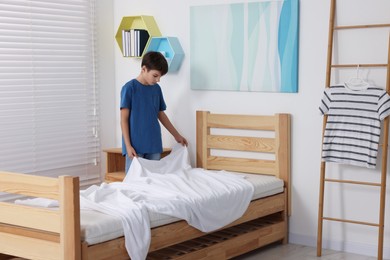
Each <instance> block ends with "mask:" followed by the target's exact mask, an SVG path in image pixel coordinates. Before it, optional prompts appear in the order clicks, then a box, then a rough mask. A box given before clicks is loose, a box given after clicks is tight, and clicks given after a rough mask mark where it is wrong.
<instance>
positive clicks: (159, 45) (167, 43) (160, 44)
mask: <svg viewBox="0 0 390 260" xmlns="http://www.w3.org/2000/svg"><path fill="white" fill-rule="evenodd" d="M145 49H146V51H145V53H146V52H148V51H159V52H161V53H162V54H164V56H165V58H166V59H167V61H168V67H169V70H168V71H169V72H173V71H177V70H179V68H180V65H181V62H182V60H183V57H184V51H183V48H182V47H181V45H180V43H179V40H178V39H177V38H176V37H152V38H151V40H150V43H149V45H148V46H147V48H145Z"/></svg>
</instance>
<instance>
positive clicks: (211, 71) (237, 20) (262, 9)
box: [190, 0, 299, 92]
mask: <svg viewBox="0 0 390 260" xmlns="http://www.w3.org/2000/svg"><path fill="white" fill-rule="evenodd" d="M298 9H299V8H298V0H284V1H283V0H279V1H277V0H276V1H258V2H249V3H234V4H221V5H203V6H191V7H190V26H191V28H190V44H191V48H190V49H191V51H190V67H191V68H190V70H191V88H192V89H195V90H230V91H264V92H297V91H298V18H299V10H298Z"/></svg>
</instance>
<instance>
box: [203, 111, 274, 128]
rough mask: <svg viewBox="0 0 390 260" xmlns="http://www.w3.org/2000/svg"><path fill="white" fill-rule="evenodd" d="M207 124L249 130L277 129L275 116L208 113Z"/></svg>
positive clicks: (215, 126) (213, 126)
mask: <svg viewBox="0 0 390 260" xmlns="http://www.w3.org/2000/svg"><path fill="white" fill-rule="evenodd" d="M207 126H208V127H212V128H231V129H247V130H268V131H273V130H275V117H274V116H254V115H224V114H208V117H207Z"/></svg>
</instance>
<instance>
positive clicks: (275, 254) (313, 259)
mask: <svg viewBox="0 0 390 260" xmlns="http://www.w3.org/2000/svg"><path fill="white" fill-rule="evenodd" d="M376 259H377V258H376V257H369V256H362V255H356V254H351V253H344V252H338V251H332V250H325V249H324V250H323V251H322V257H317V249H316V248H314V247H308V246H302V245H294V244H287V245H281V244H273V245H269V246H267V247H265V248H261V249H258V250H255V251H252V252H250V253H247V254H245V255H242V256H239V257H236V258H234V259H233V260H376ZM9 260H23V259H22V258H10V259H9ZM384 260H385V259H384Z"/></svg>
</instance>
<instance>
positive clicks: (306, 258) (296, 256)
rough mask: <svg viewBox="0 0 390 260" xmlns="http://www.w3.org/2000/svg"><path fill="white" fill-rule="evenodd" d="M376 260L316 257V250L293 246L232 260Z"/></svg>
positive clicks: (275, 247) (334, 255)
mask: <svg viewBox="0 0 390 260" xmlns="http://www.w3.org/2000/svg"><path fill="white" fill-rule="evenodd" d="M259 259H260V260H274V259H275V260H376V259H377V258H376V257H370V256H362V255H357V254H351V253H345V252H339V251H333V250H326V249H323V250H322V257H317V249H316V248H315V247H308V246H302V245H294V244H286V245H281V244H273V245H269V246H267V247H265V248H261V249H258V250H255V251H252V252H250V253H247V254H245V255H242V256H239V257H236V258H234V260H259Z"/></svg>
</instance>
